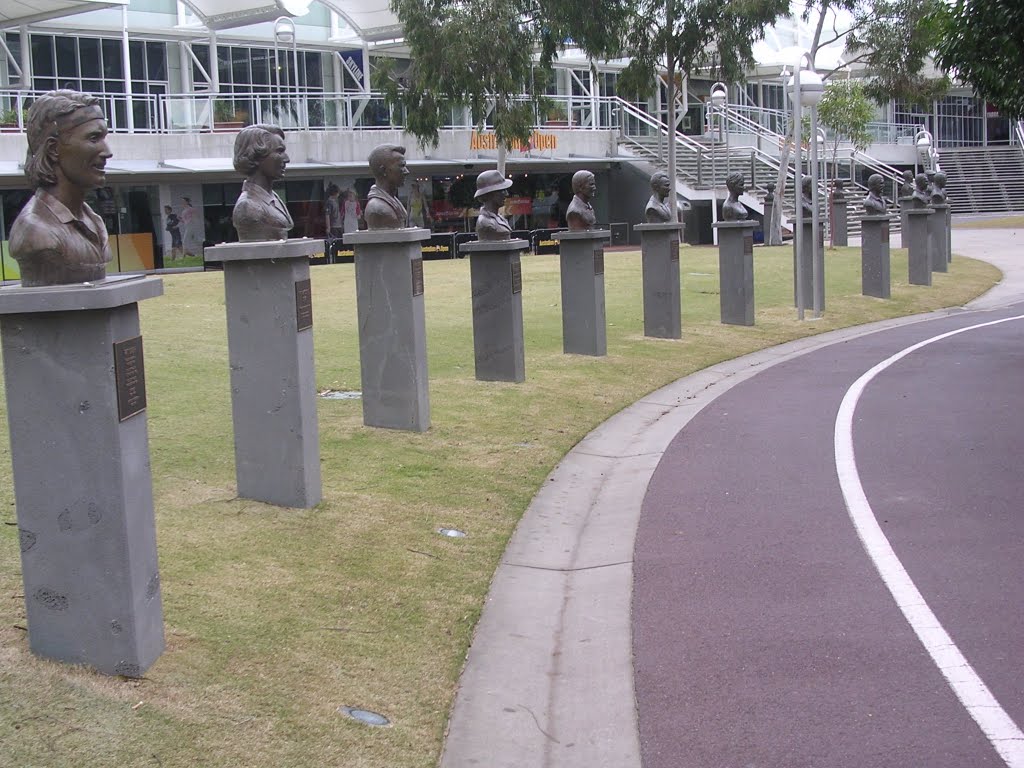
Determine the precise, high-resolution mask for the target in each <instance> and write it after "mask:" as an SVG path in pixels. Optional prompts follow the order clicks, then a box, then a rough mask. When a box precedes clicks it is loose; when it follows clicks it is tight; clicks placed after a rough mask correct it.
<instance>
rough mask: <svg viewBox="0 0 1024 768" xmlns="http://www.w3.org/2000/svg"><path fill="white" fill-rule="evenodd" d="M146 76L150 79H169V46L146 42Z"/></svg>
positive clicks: (163, 80)
mask: <svg viewBox="0 0 1024 768" xmlns="http://www.w3.org/2000/svg"><path fill="white" fill-rule="evenodd" d="M146 76H147V77H148V78H149V79H150V80H156V81H160V82H166V81H167V46H166V45H165V44H164V43H146Z"/></svg>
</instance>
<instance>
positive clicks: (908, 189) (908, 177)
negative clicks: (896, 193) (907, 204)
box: [900, 171, 914, 197]
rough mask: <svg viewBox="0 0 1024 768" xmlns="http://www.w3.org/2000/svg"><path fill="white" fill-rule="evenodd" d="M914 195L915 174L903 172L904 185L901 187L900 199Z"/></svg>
mask: <svg viewBox="0 0 1024 768" xmlns="http://www.w3.org/2000/svg"><path fill="white" fill-rule="evenodd" d="M913 194H914V172H913V171H904V172H903V183H902V184H901V185H900V197H910V196H911V195H913Z"/></svg>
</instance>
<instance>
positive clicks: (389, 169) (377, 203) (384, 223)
mask: <svg viewBox="0 0 1024 768" xmlns="http://www.w3.org/2000/svg"><path fill="white" fill-rule="evenodd" d="M369 163H370V172H371V173H372V174H373V178H374V181H375V182H376V183H375V184H374V185H373V186H372V187H370V193H369V195H367V202H366V209H365V210H364V211H363V218H364V219H365V220H366V226H367V227H368V228H369V229H401V228H403V227H405V226H408V222H409V214H408V212H406V210H405V206H404V205H402V201H401V200H399V199H398V188H399V187H401V186H402V184H403V183H404V182H405V177H406V176H408V175H409V169H408V168H407V167H406V164H405V147H400V146H398V145H397V144H381V145H380V146H379V147H375V148H374V149H373V151H372V152H370V157H369Z"/></svg>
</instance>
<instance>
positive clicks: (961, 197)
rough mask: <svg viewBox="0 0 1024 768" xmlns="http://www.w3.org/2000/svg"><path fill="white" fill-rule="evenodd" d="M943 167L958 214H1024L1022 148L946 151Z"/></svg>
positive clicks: (944, 150)
mask: <svg viewBox="0 0 1024 768" xmlns="http://www.w3.org/2000/svg"><path fill="white" fill-rule="evenodd" d="M939 165H940V167H941V168H942V171H943V173H945V174H946V194H947V196H948V198H949V205H950V208H951V210H952V212H953V213H954V214H963V213H968V214H969V213H1003V212H1009V211H1015V212H1016V211H1024V150H1022V149H1021V147H977V148H975V147H970V148H962V149H943V150H942V153H941V155H940V157H939Z"/></svg>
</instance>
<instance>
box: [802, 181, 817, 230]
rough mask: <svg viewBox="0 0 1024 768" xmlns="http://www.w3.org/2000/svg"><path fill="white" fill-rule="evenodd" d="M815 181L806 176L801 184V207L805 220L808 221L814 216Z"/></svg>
mask: <svg viewBox="0 0 1024 768" xmlns="http://www.w3.org/2000/svg"><path fill="white" fill-rule="evenodd" d="M813 181H814V180H813V179H812V178H811V177H810V176H804V177H803V180H802V181H801V182H800V207H801V209H802V211H803V215H804V219H806V220H808V221H809V220H810V219H811V217H812V216H814V196H813V195H812V191H813V188H812V182H813Z"/></svg>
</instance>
